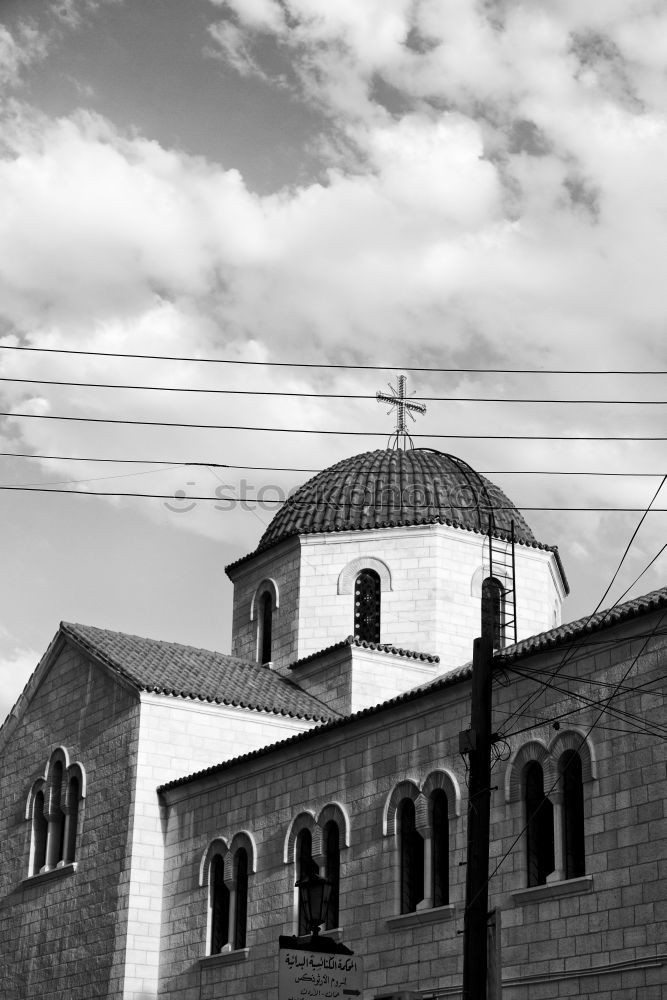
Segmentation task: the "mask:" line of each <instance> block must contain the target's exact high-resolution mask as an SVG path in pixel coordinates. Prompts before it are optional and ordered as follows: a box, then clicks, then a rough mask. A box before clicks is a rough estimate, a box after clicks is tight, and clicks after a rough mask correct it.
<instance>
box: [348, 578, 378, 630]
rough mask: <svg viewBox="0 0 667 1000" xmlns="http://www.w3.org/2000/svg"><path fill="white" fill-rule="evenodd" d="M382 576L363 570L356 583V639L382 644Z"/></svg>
mask: <svg viewBox="0 0 667 1000" xmlns="http://www.w3.org/2000/svg"><path fill="white" fill-rule="evenodd" d="M381 592H382V588H381V584H380V574H379V573H376V571H375V570H374V569H362V571H361V572H360V573H358V574H357V578H356V580H355V583H354V638H355V639H359V640H361V641H362V642H380V604H381Z"/></svg>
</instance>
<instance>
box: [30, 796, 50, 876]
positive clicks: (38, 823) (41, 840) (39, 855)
mask: <svg viewBox="0 0 667 1000" xmlns="http://www.w3.org/2000/svg"><path fill="white" fill-rule="evenodd" d="M48 829H49V824H48V822H47V820H46V816H45V815H44V793H43V792H37V795H35V801H34V804H33V807H32V836H33V843H34V845H35V849H34V852H33V861H32V874H33V875H37V874H38V872H39V871H40V870H41V869H42V868H43V867H44V865H45V864H46V837H47V833H48Z"/></svg>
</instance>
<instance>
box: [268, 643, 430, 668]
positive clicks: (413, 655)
mask: <svg viewBox="0 0 667 1000" xmlns="http://www.w3.org/2000/svg"><path fill="white" fill-rule="evenodd" d="M347 646H357V647H358V648H359V649H375V650H377V652H379V653H390V654H391V655H392V656H405V657H407V658H408V659H411V660H424V662H427V663H440V657H439V656H437V655H436V654H435V653H417V652H415V650H414V649H403V647H402V646H392V645H391V643H388V642H366V640H365V639H355V637H354V636H353V635H348V637H347V638H346V639H341V641H340V642H335V643H334V644H333V645H332V646H327V647H326V648H325V649H318V650H317V652H315V653H310V654H309V655H308V656H302V657H301V659H300V660H295V661H294V662H293V663H290V664H289V665H288V667H289V669H290V670H294V669H295V668H296V667H301V666H303V664H304V663H310V662H311V661H312V660H317V659H318V658H319V657H320V656H326V654H327V653H332V652H333V651H334V650H335V649H345V648H346V647H347Z"/></svg>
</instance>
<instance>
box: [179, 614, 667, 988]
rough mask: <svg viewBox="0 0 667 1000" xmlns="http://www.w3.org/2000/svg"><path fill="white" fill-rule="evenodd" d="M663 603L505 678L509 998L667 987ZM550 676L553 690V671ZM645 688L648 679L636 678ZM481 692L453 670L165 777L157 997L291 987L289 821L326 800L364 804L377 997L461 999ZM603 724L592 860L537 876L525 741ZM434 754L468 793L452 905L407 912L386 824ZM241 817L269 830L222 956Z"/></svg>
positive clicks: (363, 945)
mask: <svg viewBox="0 0 667 1000" xmlns="http://www.w3.org/2000/svg"><path fill="white" fill-rule="evenodd" d="M663 617H664V615H663ZM658 619H659V615H658V614H657V613H655V614H653V615H646V616H643V617H642V618H641V619H638V620H635V621H634V622H631V623H626V624H625V625H623V626H618V627H616V628H614V629H609V630H607V631H605V632H598V633H594V634H593V635H592V636H591V637H590V638H588V639H586V640H585V641H583V642H579V643H577V644H576V645H575V646H574V647H573V648H572V649H571V650H570V652H569V653H568V655H567V658H565V656H564V654H565V650H564V649H560V650H554V651H551V652H549V653H543V654H540V655H539V656H537V655H536V656H532V657H530V658H528V659H526V660H525V661H524V662H523V663H522V664H519V665H517V667H520V671H521V672H520V673H519V672H516V671H515V668H514V667H512V668H510V667H508V668H507V670H506V671H505V673H502V674H498V675H497V682H496V684H495V685H494V717H493V726H494V729H497V730H498V731H499V732H500V733H501V734H503V733H505V734H507V742H506V744H505V743H500V744H498V760H497V761H496V763H495V765H494V768H493V773H492V776H493V785H494V787H495V790H494V792H493V797H492V822H491V845H492V846H491V872H492V873H493V874H492V878H491V894H490V905H491V907H497V908H498V910H499V912H500V924H501V928H502V931H501V956H502V967H503V978H504V992H503V996H504V998H505V1000H528V998H530V1000H533V998H539V997H566V996H585V997H588V998H591V1000H592V998H595V1000H621V997H622V998H623V1000H665V995H666V994H665V988H666V986H665V984H666V983H667V948H666V947H665V940H667V913H666V911H665V899H667V867H666V864H665V858H666V857H667V828H666V823H665V805H664V803H665V801H666V799H667V777H666V766H667V750H666V743H665V740H664V737H662V736H660V735H659V733H657V730H656V728H655V727H656V726H658V725H661V724H664V708H665V706H664V674H665V667H666V666H667V644H666V641H665V638H664V636H662V635H661V634H660V631H659V626H660V621H659V620H658ZM653 629H655V630H656V633H655V634H654V635H652V630H653ZM663 630H664V623H663ZM647 637H648V638H647ZM635 658H636V659H635ZM556 668H558V670H557V672H556V673H554V671H555V670H556ZM524 673H525V674H526V675H527V676H523V674H524ZM549 677H550V678H551V683H550V685H549V686H548V687H545V686H544V685H543V684H541V683H539V681H540V680H546V679H548V678H549ZM619 684H620V685H621V689H618V690H617V686H618V685H619ZM639 685H642V687H641V688H639V691H638V692H637V693H631V692H630V691H629V690H626V689H629V688H630V687H639ZM614 691H617V695H616V697H615V698H614V700H613V702H612V706H613V709H614V711H615V710H616V709H620V710H622V711H631V712H632V713H634V714H635V715H636V717H637V718H636V719H635V721H634V723H632V724H629V720H628V719H627V717H626V718H625V720H619V718H618V717H617V716H616V715H614V714H613V713H611V712H608V713H607V714H606V715H604V716H601V715H600V710H601V708H600V705H599V701H600V699H601V698H604V697H605V696H608V695H609V694H611V693H612V692H614ZM468 699H469V682H467V681H461V682H457V683H452V684H451V685H449V686H447V687H445V688H444V689H440V690H438V691H432V690H431V691H429V693H428V694H427V695H424V696H421V697H419V698H418V699H414V700H409V701H405V702H403V703H401V704H400V705H395V706H392V707H391V708H388V709H384V710H382V711H380V712H377V713H371V714H365V715H363V716H359V717H357V718H355V719H353V720H351V721H350V722H346V723H344V724H342V725H337V726H334V727H331V728H329V729H325V730H323V731H320V732H316V733H313V734H310V735H308V736H306V737H303V738H301V739H298V740H296V741H293V742H291V743H288V744H286V745H282V746H280V747H277V748H275V749H273V750H272V751H268V752H264V753H261V754H258V755H256V756H254V757H253V758H251V759H246V760H245V761H241V762H239V763H238V764H237V763H231V764H230V765H228V766H227V767H225V768H224V769H222V770H220V771H218V772H216V773H214V774H210V775H208V776H207V777H204V778H202V779H199V780H197V781H196V782H192V783H189V784H187V785H182V786H178V787H176V788H174V789H172V790H170V791H167V792H165V793H164V794H163V799H164V802H165V811H164V821H165V830H166V858H167V861H166V867H165V882H164V898H163V923H162V926H163V939H162V953H163V960H162V966H161V982H160V991H161V992H160V996H164V997H165V998H166V997H170V998H174V1000H175V998H176V997H178V998H179V1000H185V998H188V1000H190V998H193V1000H194V998H197V1000H199V998H201V1000H213V998H214V997H215V998H220V997H233V998H236V1000H260V998H262V1000H263V998H264V997H265V996H266V995H267V991H268V993H269V994H270V993H271V991H272V990H275V988H276V982H277V980H276V975H277V951H278V936H279V935H280V934H289V933H293V932H294V919H295V915H294V888H293V886H294V880H295V868H294V863H293V859H291V858H288V860H287V863H286V861H285V851H286V843H287V841H288V836H289V831H290V826H291V824H292V823H293V822H294V820H295V818H296V817H297V816H298V815H299V814H302V813H304V812H309V813H310V814H311V815H312V817H313V818H314V819H316V818H317V816H318V815H319V814H320V812H321V811H322V810H323V809H324V807H325V806H326V805H327V804H330V803H338V804H339V805H340V806H341V807H342V808H343V810H344V811H345V812H346V813H347V815H348V816H349V820H350V842H349V847H346V848H344V849H343V850H342V852H341V900H340V927H341V935H342V939H343V940H344V941H345V942H346V943H348V944H350V945H351V946H352V947H354V948H355V949H356V950H357V952H358V953H359V954H360V955H361V956H362V957H363V960H364V966H365V978H366V993H365V996H367V997H368V998H369V1000H370V998H372V997H375V996H382V995H384V994H387V993H391V992H397V991H399V990H401V989H404V990H417V991H422V992H423V993H425V994H426V995H428V996H433V995H435V996H439V997H440V996H441V997H444V996H456V995H457V993H458V991H459V990H460V982H461V972H462V960H461V956H462V943H461V937H460V935H459V934H458V933H457V932H460V931H461V930H462V928H463V903H464V893H465V888H464V886H465V867H462V866H461V862H463V861H465V830H466V822H465V811H466V808H467V802H466V798H467V797H466V773H465V764H464V761H463V760H462V758H461V756H460V754H459V750H458V734H459V732H460V731H461V730H462V729H465V728H467V726H468V724H469V714H470V706H469V700H468ZM526 699H528V701H527V700H526ZM531 699H532V700H531ZM591 702H593V703H592V704H591ZM521 706H524V707H523V708H522V707H521ZM536 719H537V720H538V721H536ZM539 720H544V721H542V722H540V721H539ZM637 720H639V721H637ZM555 722H558V725H559V728H556V726H555V724H554V723H555ZM643 726H646V727H649V729H650V730H651V732H650V733H649V734H648V735H647V734H645V733H642V732H641V731H640V730H641V728H642V727H643ZM628 729H630V730H631V731H630V732H628V731H627V730H628ZM588 730H590V736H589V744H590V746H591V748H592V760H593V765H591V768H592V770H591V778H590V780H587V781H586V782H585V786H584V787H585V853H586V874H585V876H584V877H583V878H581V879H573V880H569V882H568V881H561V882H557V883H554V884H551V885H546V886H540V887H537V888H536V889H531V890H528V889H526V884H527V882H526V879H527V877H526V859H525V843H524V840H523V833H522V830H523V825H524V815H523V806H522V804H521V802H520V801H510V800H509V799H510V796H509V795H508V789H509V786H510V779H511V773H512V768H513V767H514V765H515V760H516V759H517V757H516V755H517V754H518V753H519V751H520V749H521V747H522V746H523V745H524V744H525V743H527V742H528V741H534V742H537V741H540V740H541V741H542V744H543V745H544V747H545V748H546V749H547V750H548V749H549V748H551V749H552V750H553V747H554V741H558V740H561V741H563V740H564V739H565V738H566V734H568V733H575V734H577V737H576V738H577V739H582V738H584V737H585V736H586V734H587V732H588ZM513 734H516V735H513ZM656 734H657V735H656ZM554 752H555V751H554ZM438 770H445V771H446V772H447V774H448V781H449V782H450V786H451V787H458V789H459V790H460V794H461V798H462V802H461V810H460V812H461V814H460V815H458V816H456V815H453V816H452V812H455V810H452V809H451V808H450V844H451V851H450V855H451V856H450V879H451V889H450V905H449V906H446V907H442V908H440V909H438V910H428V909H427V910H421V911H417V912H416V913H412V914H406V915H399V914H398V905H397V899H398V880H397V843H396V840H395V838H394V837H393V835H392V834H391V831H390V832H389V834H388V835H387V834H386V833H385V832H384V831H385V829H386V826H387V817H386V809H387V802H388V798H389V796H390V794H391V792H392V789H393V788H394V787H395V786H396V784H397V783H398V782H402V781H409V782H412V783H413V784H414V785H415V786H417V788H423V787H424V784H425V782H426V781H427V779H428V776H429V775H430V774H432V773H433V772H435V771H438ZM390 826H391V824H390ZM242 830H245V831H248V832H249V833H250V834H251V835H252V836H253V838H254V840H255V843H256V845H257V872H256V874H254V875H252V876H251V879H250V888H249V908H248V913H249V930H248V942H247V943H248V953H247V956H246V953H245V952H239V953H231V954H228V955H224V956H219V957H211V958H208V959H206V958H204V957H203V956H204V953H205V947H206V942H205V928H206V905H207V900H206V890H205V889H202V888H200V887H199V884H198V874H199V865H200V862H201V859H202V856H203V854H204V851H205V849H206V847H207V844H208V843H209V842H210V841H211V839H212V838H213V837H214V836H216V835H222V836H224V837H226V838H227V839H228V840H229V839H231V837H232V836H233V835H234V834H236V833H237V832H239V831H242ZM496 868H497V869H498V870H497V871H496V870H495V869H496Z"/></svg>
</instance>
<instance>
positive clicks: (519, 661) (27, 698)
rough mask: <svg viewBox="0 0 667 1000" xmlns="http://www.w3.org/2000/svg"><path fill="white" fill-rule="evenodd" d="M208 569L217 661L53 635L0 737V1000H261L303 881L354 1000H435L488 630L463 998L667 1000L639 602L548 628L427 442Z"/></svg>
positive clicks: (464, 480)
mask: <svg viewBox="0 0 667 1000" xmlns="http://www.w3.org/2000/svg"><path fill="white" fill-rule="evenodd" d="M227 571H228V575H229V577H230V579H231V580H232V582H233V584H234V597H233V601H234V607H233V639H232V653H231V655H226V654H220V653H216V652H213V651H207V650H201V649H196V648H193V647H186V646H180V645H177V644H174V643H165V642H160V641H158V640H154V639H143V638H140V637H137V636H130V635H125V634H123V633H114V632H110V631H107V630H105V629H100V628H93V627H90V626H84V625H73V624H67V623H63V624H61V626H60V629H59V630H58V633H57V635H56V637H55V638H54V640H53V642H52V644H51V646H50V647H49V649H48V650H47V651H46V653H45V655H44V657H43V659H42V661H41V662H40V664H39V665H38V667H37V669H36V671H35V673H34V675H33V676H32V678H31V679H30V681H29V683H28V685H27V687H26V689H25V691H24V692H23V694H22V696H21V698H20V699H19V701H18V703H17V705H16V706H15V708H14V709H13V711H12V713H11V714H10V716H9V718H8V719H7V720H6V721H5V723H4V725H3V726H2V728H1V729H0V754H1V755H2V765H3V771H2V773H3V782H2V791H1V794H0V851H1V852H2V865H1V866H0V940H1V941H2V945H1V947H2V960H1V962H2V964H1V965H0V994H1V995H2V996H3V997H6V998H7V1000H19V998H27V997H33V996H41V997H48V998H50V1000H66V998H67V1000H70V998H71V1000H89V998H92V997H109V998H114V1000H121V998H123V1000H156V998H158V997H165V998H167V997H169V998H173V1000H176V998H178V1000H213V998H221V997H231V998H238V1000H260V998H262V1000H263V998H266V997H270V996H277V994H278V961H279V950H278V939H279V937H280V935H295V936H296V937H297V938H299V937H300V936H301V937H303V935H304V933H305V930H306V928H305V926H304V914H303V912H302V911H301V909H300V903H299V899H298V894H297V890H296V888H295V883H296V882H297V880H298V879H299V878H300V877H302V876H303V875H304V874H305V873H308V872H313V871H316V872H319V874H321V875H324V876H326V877H327V878H328V879H329V881H330V882H331V885H332V896H331V900H330V905H329V912H328V914H327V917H326V923H325V927H324V928H323V930H322V933H323V934H326V935H327V936H328V937H330V938H333V939H334V940H335V941H339V942H343V943H344V944H346V945H347V946H348V947H350V948H352V949H353V950H354V952H355V956H357V957H358V959H359V962H360V964H361V965H362V966H363V977H362V982H363V993H362V995H363V997H364V998H366V1000H380V998H407V997H411V998H416V997H419V998H423V1000H435V998H441V997H443V998H444V997H460V996H461V975H462V936H461V932H462V929H463V913H464V905H465V864H466V860H467V858H466V837H467V830H466V813H467V809H468V789H467V768H468V762H467V758H466V755H465V753H462V752H461V743H460V734H461V733H462V732H464V731H465V730H466V729H467V728H468V727H469V725H470V691H471V674H472V669H471V666H470V659H471V655H472V643H473V640H474V638H475V637H476V636H477V635H478V634H479V631H480V617H481V616H485V615H486V616H488V618H487V620H488V621H490V622H491V623H492V626H491V631H492V634H493V644H494V647H495V652H494V667H493V728H494V733H495V734H496V735H495V737H494V759H493V767H492V810H491V829H490V833H491V859H490V868H489V875H490V877H489V900H490V907H491V910H492V914H493V919H492V922H491V930H490V938H489V940H490V948H491V962H490V965H491V968H492V972H493V985H492V987H490V992H489V996H490V997H491V996H492V995H493V996H494V997H495V996H499V995H500V993H499V990H500V988H502V996H503V997H504V998H506V1000H507V998H512V1000H514V998H516V1000H528V998H530V1000H533V998H535V997H565V996H586V997H591V998H593V997H595V998H597V1000H612V998H617V1000H621V998H623V1000H647V998H648V1000H658V998H659V1000H665V998H667V947H666V945H665V941H666V940H667V933H666V932H667V911H666V906H667V903H666V900H667V817H666V814H665V802H666V801H667V751H666V747H667V742H666V741H665V704H664V694H665V687H664V677H665V666H666V664H667V639H666V635H667V630H666V628H665V625H666V623H667V588H665V589H663V590H660V591H656V592H653V593H651V594H648V595H646V596H645V597H643V598H638V599H635V600H633V601H630V602H628V603H626V604H624V605H620V606H617V607H615V608H613V609H610V610H608V611H606V612H598V613H596V614H594V615H592V616H590V617H589V618H587V619H584V620H581V621H578V622H573V623H570V624H563V620H562V619H563V602H564V600H565V597H566V595H567V590H568V585H567V580H566V578H565V574H564V570H563V566H562V564H561V561H560V558H559V555H558V550H557V549H555V548H554V547H553V546H550V545H547V544H544V543H541V542H539V541H538V540H537V539H536V538H535V537H534V535H533V533H532V531H531V529H530V527H529V526H528V524H527V523H526V522H525V520H524V519H523V517H522V516H521V514H520V513H519V511H518V510H517V509H516V508H515V507H514V506H513V505H512V504H511V502H510V501H509V500H508V498H507V497H505V496H504V494H503V493H502V492H501V491H500V490H499V489H498V488H497V487H496V486H495V485H494V484H492V483H491V482H489V481H488V480H486V479H485V478H484V477H482V476H480V475H478V474H477V473H475V472H474V470H472V469H471V468H470V467H469V466H467V465H466V463H464V462H462V461H461V460H460V459H457V458H455V457H453V456H449V455H443V454H441V453H439V452H435V451H431V450H429V449H401V448H394V449H386V450H380V451H376V452H369V453H365V454H363V455H358V456H354V457H352V458H350V459H347V460H345V461H344V462H341V463H338V465H336V466H333V467H332V468H331V469H327V470H325V471H324V472H322V473H319V474H318V475H317V476H315V477H314V478H313V479H312V480H310V481H309V482H308V483H306V484H305V485H304V486H303V487H301V489H300V490H298V491H297V492H296V493H295V494H294V496H293V497H292V498H291V500H290V502H289V503H288V504H286V505H285V506H284V507H283V509H282V510H281V511H280V512H279V513H278V514H277V515H276V516H275V517H274V519H273V521H272V523H271V524H270V525H269V528H268V529H267V531H266V532H265V534H264V536H263V537H262V538H261V539H260V541H259V544H258V546H257V548H256V550H255V551H254V552H253V553H251V554H250V555H248V556H245V557H243V558H241V559H239V560H238V561H237V562H235V563H234V564H232V565H231V566H230V567H228V570H227ZM305 988H306V987H305V986H304V989H305ZM308 988H309V989H311V990H314V991H315V992H311V993H308V994H306V993H304V994H303V995H304V996H305V995H310V996H320V995H321V996H337V995H339V994H338V993H336V992H334V987H332V986H331V984H324V983H321V984H320V985H315V984H314V983H311V984H310V985H309V987H308ZM327 988H328V989H329V992H328V993H327ZM318 990H319V992H317V991H318Z"/></svg>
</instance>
